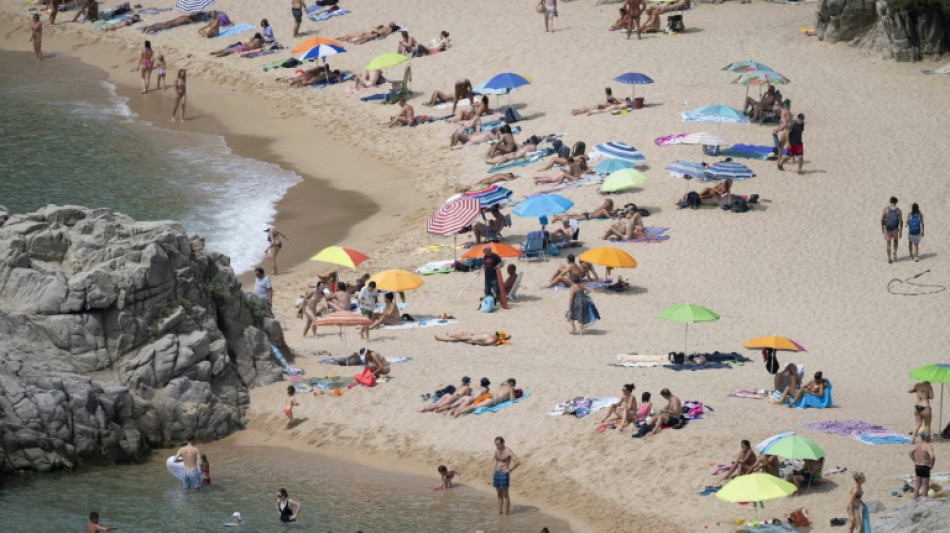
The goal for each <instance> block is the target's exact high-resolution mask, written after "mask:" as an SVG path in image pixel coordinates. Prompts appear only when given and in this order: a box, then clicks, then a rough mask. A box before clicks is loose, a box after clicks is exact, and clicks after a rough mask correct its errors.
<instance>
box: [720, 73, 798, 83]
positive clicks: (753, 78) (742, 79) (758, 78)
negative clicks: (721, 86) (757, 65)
mask: <svg viewBox="0 0 950 533" xmlns="http://www.w3.org/2000/svg"><path fill="white" fill-rule="evenodd" d="M731 83H732V84H733V85H743V86H746V87H748V86H749V85H768V84H770V83H771V84H772V85H788V84H789V83H792V80H790V79H788V78H786V77H785V76H783V75H781V74H779V73H778V72H773V71H771V70H750V71H748V72H743V73H741V74H739V77H738V78H736V79H734V80H732V82H731Z"/></svg>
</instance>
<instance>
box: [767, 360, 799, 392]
mask: <svg viewBox="0 0 950 533" xmlns="http://www.w3.org/2000/svg"><path fill="white" fill-rule="evenodd" d="M801 386H802V378H801V376H799V375H798V365H796V364H795V363H789V364H787V365H785V368H784V369H783V370H782V371H781V372H778V373H776V374H775V376H773V378H772V390H780V391H784V390H785V389H792V390H793V391H795V392H798V389H800V388H801Z"/></svg>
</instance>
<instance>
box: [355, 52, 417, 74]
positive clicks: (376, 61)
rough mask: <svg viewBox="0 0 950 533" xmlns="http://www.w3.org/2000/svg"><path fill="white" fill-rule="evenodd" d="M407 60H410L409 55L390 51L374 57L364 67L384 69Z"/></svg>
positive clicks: (367, 68)
mask: <svg viewBox="0 0 950 533" xmlns="http://www.w3.org/2000/svg"><path fill="white" fill-rule="evenodd" d="M406 61H409V57H408V56H404V55H402V54H397V53H395V52H390V53H388V54H381V55H378V56H376V57H374V58H373V59H371V60H370V61H369V63H367V64H366V66H365V67H363V68H364V69H365V70H382V69H385V68H389V67H395V66H396V65H399V64H401V63H405V62H406Z"/></svg>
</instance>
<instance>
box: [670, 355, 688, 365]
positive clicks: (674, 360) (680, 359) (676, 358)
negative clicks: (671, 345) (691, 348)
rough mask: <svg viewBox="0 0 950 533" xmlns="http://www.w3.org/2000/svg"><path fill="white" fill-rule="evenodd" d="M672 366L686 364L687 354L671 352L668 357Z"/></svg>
mask: <svg viewBox="0 0 950 533" xmlns="http://www.w3.org/2000/svg"><path fill="white" fill-rule="evenodd" d="M668 358H669V360H670V364H673V365H682V364H683V363H685V362H686V354H685V353H683V352H670V354H669V356H668Z"/></svg>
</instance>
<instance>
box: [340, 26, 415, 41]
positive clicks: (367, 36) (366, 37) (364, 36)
mask: <svg viewBox="0 0 950 533" xmlns="http://www.w3.org/2000/svg"><path fill="white" fill-rule="evenodd" d="M399 29H400V28H399V25H398V24H396V23H395V22H390V23H389V24H380V25H379V26H376V27H375V28H373V29H372V30H370V31H366V32H362V31H358V32H354V33H349V34H347V35H344V36H342V37H337V38H336V40H337V41H340V42H349V43H353V44H364V43H368V42H369V41H372V40H374V39H381V38H383V37H387V36H389V34H391V33H393V32H396V31H399Z"/></svg>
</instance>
